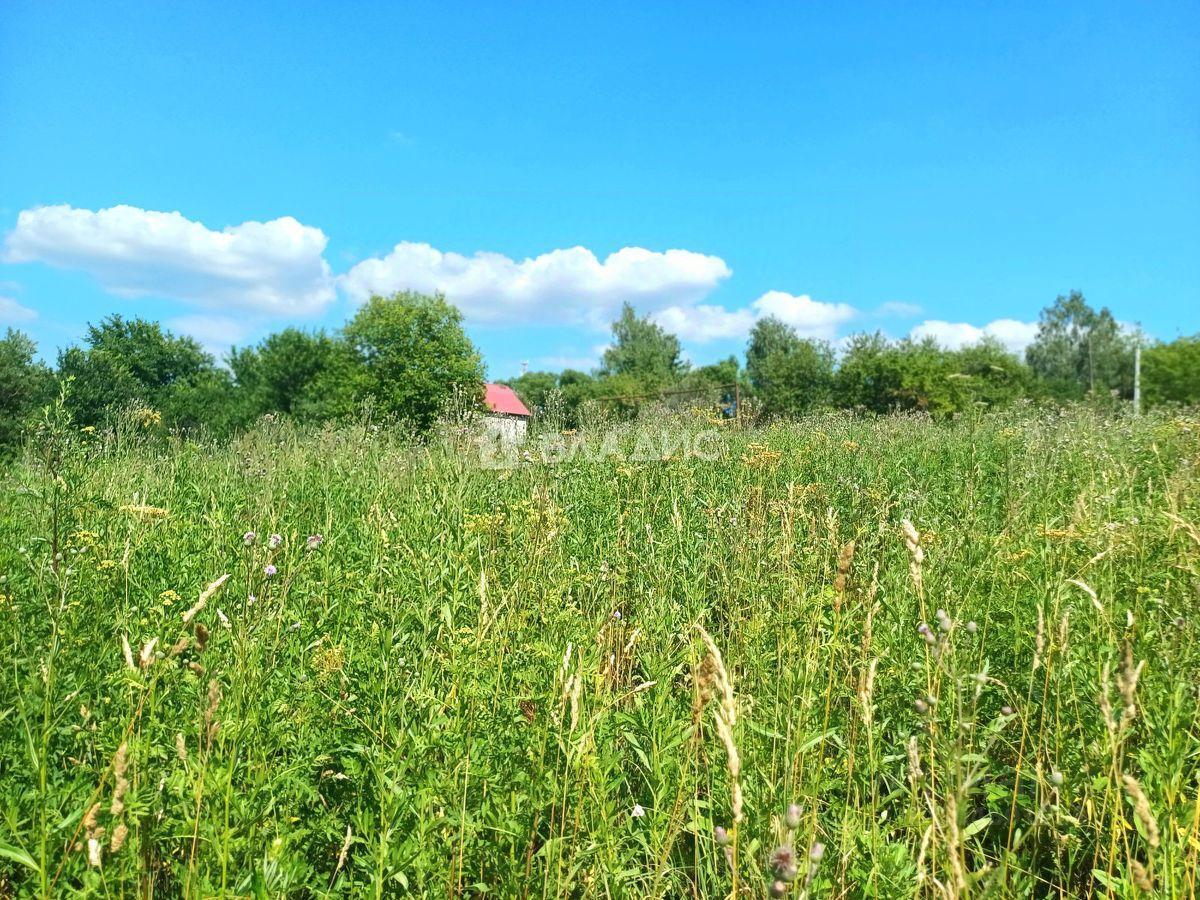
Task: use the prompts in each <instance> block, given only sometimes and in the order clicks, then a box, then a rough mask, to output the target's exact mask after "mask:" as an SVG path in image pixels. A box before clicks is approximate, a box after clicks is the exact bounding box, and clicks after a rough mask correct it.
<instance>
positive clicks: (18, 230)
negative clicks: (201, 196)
mask: <svg viewBox="0 0 1200 900" xmlns="http://www.w3.org/2000/svg"><path fill="white" fill-rule="evenodd" d="M326 243H327V239H326V237H325V234H324V233H323V232H322V231H321V230H320V229H319V228H312V227H310V226H307V225H303V224H301V223H300V222H298V221H296V220H295V219H293V218H292V217H290V216H285V217H283V218H280V219H273V220H272V221H270V222H243V223H242V224H241V225H231V226H229V227H227V228H224V229H223V230H221V231H213V230H212V229H210V228H207V227H206V226H204V225H203V224H201V223H200V222H195V221H192V220H191V219H188V218H185V217H184V216H183V215H181V214H180V213H178V212H156V211H154V210H146V209H139V208H138V207H136V206H114V207H111V208H109V209H101V210H98V211H92V210H88V209H75V208H74V207H71V206H66V205H62V206H41V207H36V208H34V209H27V210H23V211H22V212H21V213H20V214H19V215H18V217H17V224H16V227H15V228H14V229H13V230H12V231H11V232H10V233H9V234H8V237H7V239H6V241H5V248H4V249H5V252H4V257H5V260H6V261H8V262H35V261H36V262H43V263H46V264H48V265H52V266H57V267H59V268H64V269H79V270H82V271H84V272H87V273H88V274H90V275H91V276H92V277H94V278H95V279H96V280H97V281H98V282H99V283H100V284H101V286H103V287H104V288H105V289H106V290H108V291H110V292H111V293H114V294H117V295H119V296H127V297H141V296H155V297H164V298H171V299H176V300H182V301H184V302H187V303H192V304H196V305H199V306H204V307H208V308H213V309H234V310H241V311H248V312H254V313H259V314H263V315H278V316H286V315H306V314H312V313H316V312H319V311H320V310H321V309H323V308H324V307H325V306H326V305H327V304H328V303H329V302H330V301H331V300H332V299H333V298H334V295H335V293H334V280H333V276H332V274H331V273H330V270H329V264H328V263H327V262H326V261H325V258H324V255H323V254H324V252H325V245H326Z"/></svg>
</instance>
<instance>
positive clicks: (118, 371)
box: [58, 315, 232, 428]
mask: <svg viewBox="0 0 1200 900" xmlns="http://www.w3.org/2000/svg"><path fill="white" fill-rule="evenodd" d="M58 372H59V376H60V377H61V378H71V379H72V385H71V390H70V392H69V393H68V404H69V408H70V411H71V414H72V416H73V417H74V420H75V421H76V422H77V423H78V424H80V425H101V424H105V423H107V422H110V421H111V420H112V416H113V414H114V413H115V412H117V411H118V410H119V409H121V408H122V407H125V406H128V405H130V404H133V403H142V404H145V405H147V406H149V407H151V408H153V409H156V410H158V411H160V412H162V413H163V423H164V425H166V426H168V427H180V428H191V427H197V426H198V425H202V424H213V425H216V424H217V423H219V422H221V421H223V419H224V417H225V416H226V415H227V412H228V404H229V403H230V402H231V399H232V397H231V389H232V385H231V382H230V380H229V379H228V377H224V376H223V374H222V373H221V372H220V371H219V370H218V369H217V368H216V364H215V363H214V361H213V358H212V357H211V356H210V355H209V354H207V353H205V352H204V350H203V349H202V348H201V347H200V345H199V344H198V343H197V342H196V341H195V340H193V339H192V338H189V337H180V336H177V335H174V334H172V333H171V332H170V331H167V330H166V329H164V328H163V327H162V326H161V325H159V324H158V323H157V322H151V321H147V320H146V319H141V318H133V319H125V318H122V317H121V316H119V315H113V316H109V317H108V318H106V319H104V320H103V321H102V322H100V324H99V325H89V326H88V330H87V334H86V335H85V337H84V346H83V347H70V348H68V349H67V350H65V351H63V352H62V353H61V354H59V361H58Z"/></svg>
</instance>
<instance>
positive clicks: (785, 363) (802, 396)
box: [746, 316, 834, 416]
mask: <svg viewBox="0 0 1200 900" xmlns="http://www.w3.org/2000/svg"><path fill="white" fill-rule="evenodd" d="M746 373H747V375H748V377H749V379H750V386H751V387H752V388H753V390H754V395H755V396H756V397H757V398H758V401H759V404H760V405H761V407H762V412H763V413H764V414H765V415H768V416H795V415H800V414H802V413H804V412H807V411H809V410H812V409H816V408H818V407H821V406H827V405H828V404H829V403H831V402H832V400H833V383H834V355H833V349H832V348H831V347H830V346H829V344H828V343H827V342H826V341H814V340H806V339H804V338H801V337H800V336H799V335H797V334H796V330H795V329H794V328H792V327H791V326H790V325H788V324H786V323H785V322H782V321H781V320H779V319H777V318H775V317H774V316H768V317H767V318H765V319H760V320H759V321H758V322H756V323H755V325H754V328H753V330H752V331H751V332H750V343H749V344H748V345H747V347H746Z"/></svg>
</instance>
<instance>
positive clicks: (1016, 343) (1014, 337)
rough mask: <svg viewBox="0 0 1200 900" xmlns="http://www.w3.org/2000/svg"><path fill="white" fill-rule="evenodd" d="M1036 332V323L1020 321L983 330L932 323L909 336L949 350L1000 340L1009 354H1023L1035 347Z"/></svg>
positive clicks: (1002, 321) (1002, 322)
mask: <svg viewBox="0 0 1200 900" xmlns="http://www.w3.org/2000/svg"><path fill="white" fill-rule="evenodd" d="M1037 330H1038V324H1037V322H1021V321H1019V320H1017V319H996V320H995V321H993V322H988V323H987V324H986V325H984V326H983V327H982V328H980V327H976V326H975V325H970V324H968V323H966V322H944V321H942V320H941V319H929V320H927V321H925V322H922V323H921V324H920V325H918V326H917V327H916V328H914V329H913V330H912V331H911V332H909V336H910V337H913V338H916V339H917V340H920V339H921V338H926V337H932V338H934V339H935V340H936V341H937V342H938V343H939V344H941V345H942V346H943V347H946V348H948V349H950V350H958V349H959V348H961V347H966V346H969V345H971V344H977V343H979V342H980V341H981V340H983V339H984V338H985V337H990V338H995V339H996V340H998V341H999V342H1000V343H1001V344H1003V345H1004V346H1005V348H1006V349H1007V350H1008V351H1009V352H1010V353H1016V354H1021V353H1024V352H1025V348H1026V347H1028V346H1029V345H1030V344H1031V343H1033V339H1034V338H1035V337H1037Z"/></svg>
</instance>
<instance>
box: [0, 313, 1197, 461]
mask: <svg viewBox="0 0 1200 900" xmlns="http://www.w3.org/2000/svg"><path fill="white" fill-rule="evenodd" d="M1139 341H1140V342H1141V343H1142V345H1143V352H1142V385H1143V397H1144V401H1145V403H1146V404H1147V405H1154V404H1163V403H1182V404H1190V403H1196V402H1200V335H1196V336H1192V337H1183V338H1179V339H1177V340H1174V341H1171V342H1169V343H1164V342H1147V341H1145V339H1144V338H1142V337H1141V336H1139V335H1137V334H1131V333H1129V332H1127V331H1125V330H1123V329H1122V328H1121V327H1120V326H1119V324H1118V323H1117V322H1116V320H1115V319H1114V318H1113V316H1112V314H1111V313H1110V312H1109V311H1108V310H1107V309H1101V310H1098V311H1097V310H1095V309H1093V308H1092V307H1091V306H1090V305H1089V304H1088V303H1087V301H1086V299H1085V298H1084V297H1083V295H1082V294H1080V293H1078V292H1072V293H1070V294H1069V295H1067V296H1060V297H1058V298H1057V300H1056V301H1055V302H1054V303H1053V304H1052V305H1050V306H1048V307H1047V308H1046V309H1045V310H1043V311H1042V314H1041V317H1040V320H1039V325H1038V333H1037V336H1036V339H1035V340H1034V342H1033V343H1032V344H1031V345H1030V346H1029V347H1028V348H1027V349H1026V351H1025V354H1024V358H1023V359H1022V358H1019V357H1018V356H1016V355H1014V354H1012V353H1010V352H1008V351H1007V350H1006V349H1005V347H1004V346H1003V345H1002V344H1000V343H999V342H997V341H995V340H992V339H985V340H982V341H980V342H979V343H977V344H974V345H972V346H968V347H964V348H962V349H957V350H950V349H946V348H944V347H941V346H939V345H938V344H937V343H936V341H934V340H932V339H925V340H913V339H911V338H905V339H902V340H898V341H897V340H890V339H888V338H886V337H885V336H884V335H882V334H881V333H878V332H877V333H874V334H857V335H853V336H852V337H851V338H849V340H848V341H847V342H846V343H845V345H844V347H843V348H842V349H841V352H840V353H839V352H835V349H834V347H833V346H832V345H831V344H830V343H828V342H826V341H820V340H812V339H807V338H802V337H800V336H799V335H798V334H797V332H796V331H795V329H794V328H792V327H791V326H789V325H787V324H786V323H784V322H782V321H780V320H779V319H776V318H765V319H761V320H760V321H759V322H757V323H756V325H755V326H754V329H753V331H752V332H751V334H750V339H749V342H748V344H747V347H746V352H745V360H744V362H739V360H738V359H737V358H736V357H732V356H731V357H729V358H727V359H725V360H722V361H719V362H717V363H713V364H711V365H705V366H692V365H689V364H688V363H687V362H686V361H685V359H684V356H683V350H682V347H681V345H680V342H679V339H678V338H677V337H676V336H675V335H673V334H670V333H669V332H667V331H666V330H665V329H663V328H662V327H661V326H659V325H657V324H656V323H654V322H653V321H651V320H650V319H649V318H648V317H639V316H638V315H637V314H636V313H635V311H634V310H633V308H632V307H630V306H629V305H626V306H625V307H624V308H623V309H622V311H621V314H620V316H619V318H618V319H617V320H616V321H615V322H614V323H613V326H612V341H611V343H610V345H609V347H608V348H607V349H606V350H605V352H604V354H603V357H602V359H601V361H600V364H599V366H598V367H597V368H596V369H594V370H592V371H589V372H584V371H581V370H575V369H565V370H563V371H561V372H527V373H525V374H523V375H521V376H520V377H519V378H516V379H512V380H511V381H509V382H508V383H509V384H511V385H512V387H513V388H514V389H515V390H516V391H517V393H518V394H519V395H520V396H521V398H522V399H523V400H524V401H525V403H526V404H527V405H529V406H530V408H532V409H535V410H538V409H546V408H547V407H550V406H554V407H556V408H557V409H559V410H560V411H561V414H562V420H563V422H564V424H566V425H571V424H575V423H576V422H577V421H578V418H579V415H580V411H581V410H582V409H583V408H584V407H585V405H586V404H587V402H588V401H595V400H600V399H611V398H638V397H653V396H657V395H661V394H663V393H665V392H684V393H688V392H694V394H695V395H696V396H697V397H698V398H703V397H710V398H711V397H719V400H718V401H717V402H723V403H724V404H725V405H726V409H727V410H728V408H729V406H728V403H729V400H730V397H729V396H728V394H729V387H730V386H731V385H735V384H736V385H737V386H738V389H737V391H736V394H737V395H738V396H739V398H742V399H743V402H744V404H745V406H746V407H748V408H751V409H753V411H754V412H755V413H756V414H758V415H762V416H766V417H787V416H796V415H801V414H803V413H805V412H808V411H811V410H814V409H819V408H845V409H855V410H862V411H865V412H870V413H879V414H884V413H889V412H896V411H904V410H921V411H925V412H928V413H930V414H932V415H935V416H949V415H953V414H955V413H958V412H961V411H963V410H965V409H968V408H974V407H978V406H981V405H982V406H985V407H995V406H1002V405H1005V404H1008V403H1011V402H1013V401H1015V400H1018V399H1022V398H1030V399H1034V400H1045V401H1052V402H1070V401H1080V400H1086V399H1090V400H1092V401H1094V402H1119V401H1122V400H1128V399H1129V398H1130V397H1131V395H1132V392H1133V350H1134V344H1135V342H1139ZM222 362H223V363H224V364H222V363H220V362H218V361H217V360H216V359H214V358H213V356H212V355H211V354H209V353H207V352H206V351H205V350H204V349H203V348H202V347H201V346H200V344H199V343H197V342H196V341H195V340H193V339H192V338H190V337H186V336H182V335H176V334H172V333H171V332H170V331H169V330H167V329H165V328H163V327H162V326H161V325H160V324H159V323H157V322H153V321H148V320H146V319H142V318H132V319H128V318H124V317H122V316H119V315H112V316H109V317H108V318H106V319H103V320H102V321H101V322H99V323H96V324H91V325H89V326H88V328H87V332H86V334H85V336H84V338H83V341H82V343H81V344H80V345H77V346H71V347H68V348H66V349H65V350H62V351H61V352H60V353H59V354H58V358H57V361H56V365H54V366H53V367H51V366H49V365H46V364H45V363H42V362H40V361H38V360H37V357H36V346H35V345H34V343H33V341H32V340H30V339H29V338H28V337H27V336H26V335H24V334H22V333H20V332H18V331H15V330H13V329H11V328H10V329H9V330H8V332H7V334H6V336H5V337H4V338H3V339H0V449H3V450H8V451H11V450H12V449H13V448H15V447H17V446H19V444H20V441H21V440H22V437H23V435H24V433H25V432H26V430H27V428H28V427H29V425H30V423H31V422H32V420H33V418H34V417H35V416H36V413H37V411H38V410H39V409H41V407H42V406H43V405H45V404H46V403H47V402H49V401H50V400H51V399H52V398H53V397H55V396H56V395H57V394H58V393H59V392H60V391H61V392H63V394H64V396H65V401H64V402H65V403H66V405H67V408H68V410H69V411H70V413H71V415H72V417H73V420H74V421H75V423H76V424H77V425H79V426H80V427H83V428H93V429H103V428H111V427H113V426H114V425H115V424H116V423H117V421H118V419H119V417H120V416H121V415H128V414H130V413H133V414H135V415H136V416H138V417H140V421H141V422H142V423H143V425H144V426H145V427H149V426H150V425H151V424H152V425H153V426H154V427H159V428H162V429H165V430H171V431H178V432H185V433H204V434H208V435H211V436H214V437H222V436H227V435H230V434H233V433H235V432H236V431H238V430H239V429H242V428H244V427H246V426H248V425H249V424H251V423H252V422H254V421H256V420H257V419H258V418H260V417H261V416H263V415H265V414H268V413H273V414H279V415H286V416H289V417H292V418H294V419H296V420H298V421H301V422H311V423H321V422H327V421H331V420H338V419H344V418H348V417H352V416H356V415H360V414H361V413H362V411H363V410H364V408H365V407H368V406H369V407H370V408H371V409H373V410H375V411H376V412H377V413H378V414H380V415H386V416H392V417H395V418H396V419H398V420H401V421H403V422H404V423H405V424H406V426H408V427H411V428H412V429H414V430H416V431H424V430H427V429H428V428H430V427H431V426H432V425H433V423H434V422H435V421H436V420H437V418H438V416H439V415H441V414H442V412H443V411H444V410H445V408H446V406H447V403H448V402H449V401H450V400H451V399H452V398H454V399H457V400H459V401H464V400H465V402H467V403H477V402H478V401H479V400H480V398H481V397H482V389H481V387H482V383H483V363H482V359H481V357H480V354H479V352H478V351H477V350H476V348H475V347H474V345H473V344H472V343H471V341H470V339H469V338H468V337H467V335H466V333H465V332H464V330H463V324H462V316H461V314H460V313H459V311H458V310H457V309H456V308H455V307H454V306H453V305H451V304H450V303H449V302H447V301H446V299H445V298H444V297H442V296H440V295H435V296H429V295H424V294H419V293H414V292H403V293H398V294H395V295H393V296H391V297H373V298H371V300H370V301H368V302H367V303H366V304H364V305H363V306H362V307H361V308H360V309H359V310H358V312H357V313H356V314H355V315H354V316H353V317H352V318H351V319H350V320H349V321H348V322H347V323H346V324H345V325H344V326H343V327H342V328H340V329H338V330H337V331H335V332H332V333H330V332H325V331H321V330H316V331H305V330H301V329H297V328H286V329H284V330H282V331H279V332H276V333H274V334H271V335H269V336H268V337H266V338H264V339H263V340H261V341H260V342H259V343H258V344H256V345H253V346H248V347H241V348H237V347H234V348H232V349H231V350H230V352H229V353H228V355H227V356H226V358H225V359H224V360H223V361H222ZM632 402H634V401H632V400H631V401H630V403H632Z"/></svg>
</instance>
